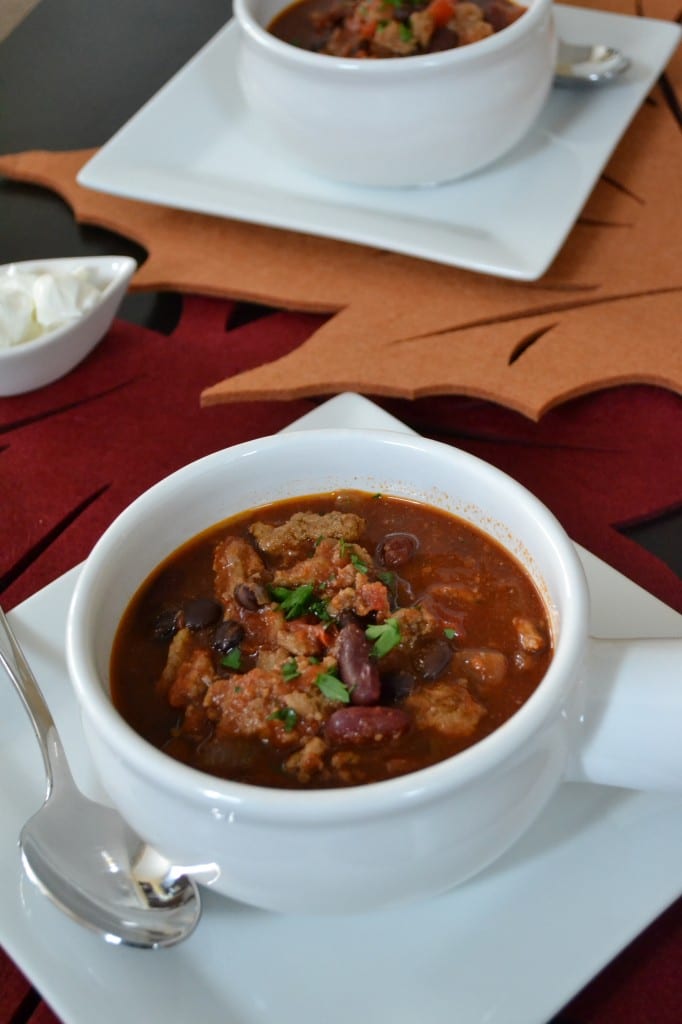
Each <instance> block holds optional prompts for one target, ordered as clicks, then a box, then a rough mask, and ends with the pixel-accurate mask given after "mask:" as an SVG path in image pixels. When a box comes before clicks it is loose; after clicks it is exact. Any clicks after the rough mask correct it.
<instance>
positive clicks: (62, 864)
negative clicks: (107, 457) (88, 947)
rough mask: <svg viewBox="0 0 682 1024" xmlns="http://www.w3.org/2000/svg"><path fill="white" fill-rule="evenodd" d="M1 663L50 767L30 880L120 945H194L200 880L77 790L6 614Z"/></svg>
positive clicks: (27, 839) (36, 821) (26, 861)
mask: <svg viewBox="0 0 682 1024" xmlns="http://www.w3.org/2000/svg"><path fill="white" fill-rule="evenodd" d="M0 663H1V664H2V665H3V667H4V669H5V671H6V673H7V675H8V676H9V678H10V679H11V681H12V683H13V684H14V686H15V688H16V690H17V692H18V694H19V696H20V697H21V699H22V702H23V704H24V707H25V708H26V711H27V712H28V716H29V718H30V719H31V724H32V725H33V728H34V730H35V734H36V737H37V739H38V743H39V744H40V750H41V753H42V755H43V761H44V763H45V773H46V776H47V790H46V794H45V802H44V803H43V806H42V807H41V809H40V810H39V811H38V812H37V814H34V816H33V817H32V818H30V819H29V821H28V822H27V823H26V824H25V825H24V827H23V829H22V831H21V836H20V840H19V843H20V848H21V857H22V862H23V865H24V868H25V870H26V873H27V875H28V877H29V878H30V879H31V881H32V882H34V883H35V884H36V885H37V886H38V888H39V889H41V890H42V892H44V893H45V894H46V895H47V896H49V897H50V899H51V900H52V901H53V902H54V903H56V905H57V906H58V907H60V909H61V910H63V911H65V913H67V914H68V915H69V916H70V917H71V918H73V919H74V920H76V921H78V922H79V923H80V924H83V925H86V926H87V927H89V928H91V929H93V930H94V931H97V932H100V933H101V934H102V935H103V936H104V938H105V939H106V940H107V941H108V942H111V943H114V944H117V945H119V944H122V945H127V946H140V947H144V948H155V947H160V946H172V945H174V944H175V943H176V942H180V941H181V940H182V939H185V938H187V936H189V935H190V934H191V933H192V932H193V931H194V928H195V927H196V924H197V922H198V920H199V917H200V914H201V900H200V897H199V892H198V889H197V887H196V884H195V883H194V881H192V880H191V879H190V878H188V877H186V876H185V875H179V874H178V873H177V872H175V873H174V872H173V869H172V867H171V865H169V864H168V862H167V861H166V860H164V859H163V858H162V857H160V856H159V855H158V854H157V853H156V852H155V851H153V850H151V848H150V847H148V846H146V845H145V844H144V843H143V842H142V840H141V839H140V838H139V837H138V836H137V835H135V833H134V832H133V831H132V829H131V828H130V827H129V826H128V825H127V824H126V823H125V821H124V820H123V818H121V816H120V815H119V814H118V813H117V812H116V811H114V810H112V809H111V808H109V807H104V806H103V805H102V804H98V803H94V802H93V801H92V800H89V799H88V798H87V797H85V796H83V794H82V793H81V792H80V790H79V789H78V788H77V786H76V784H75V782H74V780H73V777H72V775H71V772H70V771H69V767H68V764H67V761H66V754H65V753H64V748H63V746H62V744H61V740H60V739H59V735H58V733H57V727H56V726H55V723H54V720H53V718H52V715H51V714H50V711H49V708H48V706H47V704H46V702H45V698H44V697H43V695H42V693H41V691H40V688H39V686H38V683H37V682H36V679H35V676H34V675H33V673H32V671H31V669H30V667H29V665H28V662H27V661H26V657H25V655H24V653H23V651H22V650H21V647H20V646H19V642H18V641H17V638H16V636H15V635H14V633H13V631H12V629H11V628H10V625H9V623H8V621H7V618H6V616H5V614H4V612H3V611H2V608H0Z"/></svg>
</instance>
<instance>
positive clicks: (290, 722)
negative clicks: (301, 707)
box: [268, 708, 298, 732]
mask: <svg viewBox="0 0 682 1024" xmlns="http://www.w3.org/2000/svg"><path fill="white" fill-rule="evenodd" d="M268 718H269V719H272V720H274V721H277V722H281V723H282V725H283V726H284V731H285V732H291V731H292V730H293V729H295V728H296V725H297V723H298V715H297V713H296V712H295V711H294V709H293V708H278V709H277V711H273V712H272V714H271V715H268Z"/></svg>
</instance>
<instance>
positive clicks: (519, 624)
mask: <svg viewBox="0 0 682 1024" xmlns="http://www.w3.org/2000/svg"><path fill="white" fill-rule="evenodd" d="M513 623H514V628H515V629H516V632H517V635H518V638H519V645H520V647H521V650H523V651H526V652H527V653H529V654H536V653H537V652H538V651H544V649H545V648H546V646H547V638H546V636H545V635H544V633H543V631H542V629H541V628H540V626H538V624H537V623H535V622H531V620H530V619H521V618H515V619H514V620H513Z"/></svg>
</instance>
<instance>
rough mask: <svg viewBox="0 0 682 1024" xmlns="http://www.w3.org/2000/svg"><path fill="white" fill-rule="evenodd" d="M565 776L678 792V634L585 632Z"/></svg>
mask: <svg viewBox="0 0 682 1024" xmlns="http://www.w3.org/2000/svg"><path fill="white" fill-rule="evenodd" d="M584 693H585V701H584V709H583V714H582V715H581V716H580V720H579V722H578V726H577V735H576V736H575V738H574V743H573V755H572V760H571V762H570V763H569V765H568V767H567V771H566V779H567V780H568V781H574V782H596V783H600V784H602V785H608V786H624V787H627V788H630V789H641V790H656V791H658V792H663V791H667V792H682V639H647V640H597V639H594V638H590V640H589V646H588V651H587V659H586V662H585V678H584Z"/></svg>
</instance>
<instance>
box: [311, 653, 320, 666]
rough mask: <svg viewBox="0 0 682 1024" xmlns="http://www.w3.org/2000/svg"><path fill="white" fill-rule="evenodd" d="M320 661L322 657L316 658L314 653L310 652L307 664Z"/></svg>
mask: <svg viewBox="0 0 682 1024" xmlns="http://www.w3.org/2000/svg"><path fill="white" fill-rule="evenodd" d="M321 661H322V658H317V657H316V656H315V655H314V654H311V655H310V657H309V658H308V664H309V665H319V664H320V662H321Z"/></svg>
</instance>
